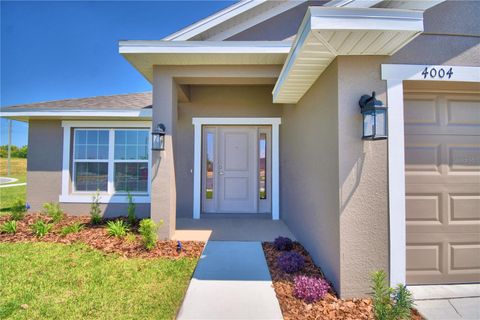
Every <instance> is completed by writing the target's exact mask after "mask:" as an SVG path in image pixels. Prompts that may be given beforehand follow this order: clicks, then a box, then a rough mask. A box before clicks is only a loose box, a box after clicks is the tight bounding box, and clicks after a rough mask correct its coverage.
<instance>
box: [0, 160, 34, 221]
mask: <svg viewBox="0 0 480 320" xmlns="http://www.w3.org/2000/svg"><path fill="white" fill-rule="evenodd" d="M0 176H2V177H6V176H7V159H5V158H0ZM10 177H11V178H16V179H18V181H15V182H12V183H22V182H26V181H27V159H11V175H10ZM26 193H27V188H26V186H18V187H10V188H0V215H2V214H6V213H9V209H10V206H11V205H12V203H13V201H14V200H15V199H17V198H22V199H25V197H26Z"/></svg>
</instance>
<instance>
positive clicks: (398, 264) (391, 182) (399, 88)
mask: <svg viewBox="0 0 480 320" xmlns="http://www.w3.org/2000/svg"><path fill="white" fill-rule="evenodd" d="M432 69H435V70H436V72H433V71H432V73H430V70H432ZM440 69H443V70H444V72H448V71H450V69H451V71H452V74H451V75H450V76H448V75H445V74H444V75H443V76H442V77H440V75H439V70H440ZM425 70H427V71H428V72H427V74H422V72H424V71H425ZM382 80H386V81H387V106H388V200H389V225H390V227H389V228H390V248H389V249H390V285H392V286H395V285H396V284H398V283H406V265H407V264H406V220H405V215H406V212H405V146H404V137H405V134H404V119H403V112H404V104H403V81H406V80H416V81H458V82H480V67H461V66H458V67H457V66H438V65H405V64H382Z"/></svg>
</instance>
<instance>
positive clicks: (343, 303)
mask: <svg viewBox="0 0 480 320" xmlns="http://www.w3.org/2000/svg"><path fill="white" fill-rule="evenodd" d="M262 246H263V251H264V253H265V257H266V259H267V264H268V268H269V269H270V274H271V276H272V282H273V287H274V289H275V293H276V295H277V298H278V301H279V302H280V308H281V310H282V314H283V317H284V319H285V320H292V319H329V320H331V319H351V320H357V319H374V316H373V305H372V300H371V299H369V298H363V299H339V298H338V297H337V295H336V293H335V292H334V291H333V289H331V290H330V292H328V293H327V295H326V296H325V297H324V298H323V299H321V300H319V301H317V302H315V303H311V304H308V303H306V302H304V301H303V300H301V299H297V298H295V296H294V295H293V288H294V278H295V276H297V275H300V274H302V275H307V276H315V277H321V278H324V279H325V276H324V275H323V273H322V271H321V270H320V268H318V267H317V266H316V265H315V264H314V263H313V260H312V258H311V257H310V255H309V253H308V252H307V251H306V250H305V248H303V246H302V245H301V244H299V243H298V242H295V243H294V247H293V251H296V252H298V253H300V254H301V255H302V256H303V257H304V258H305V268H304V269H303V270H302V271H300V272H297V273H293V274H288V273H285V272H283V271H282V270H281V269H280V268H278V267H277V263H276V261H277V258H278V256H279V255H281V254H282V252H280V251H277V250H276V249H275V247H274V246H273V243H270V242H264V243H263V244H262ZM332 288H333V287H332ZM411 319H413V320H421V319H422V317H421V316H420V315H419V314H418V313H417V312H416V310H412V318H411Z"/></svg>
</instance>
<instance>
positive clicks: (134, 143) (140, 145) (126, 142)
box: [115, 130, 150, 160]
mask: <svg viewBox="0 0 480 320" xmlns="http://www.w3.org/2000/svg"><path fill="white" fill-rule="evenodd" d="M149 134H150V133H149V131H148V130H115V160H148V139H149Z"/></svg>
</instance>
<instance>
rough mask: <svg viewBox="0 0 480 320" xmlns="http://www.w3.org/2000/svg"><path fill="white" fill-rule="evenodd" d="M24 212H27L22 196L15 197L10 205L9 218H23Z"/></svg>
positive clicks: (17, 219)
mask: <svg viewBox="0 0 480 320" xmlns="http://www.w3.org/2000/svg"><path fill="white" fill-rule="evenodd" d="M25 212H27V206H26V204H25V201H24V200H23V199H22V198H17V199H15V201H14V202H13V205H12V206H11V207H10V218H11V219H12V220H16V221H19V220H23V218H24V217H25Z"/></svg>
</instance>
